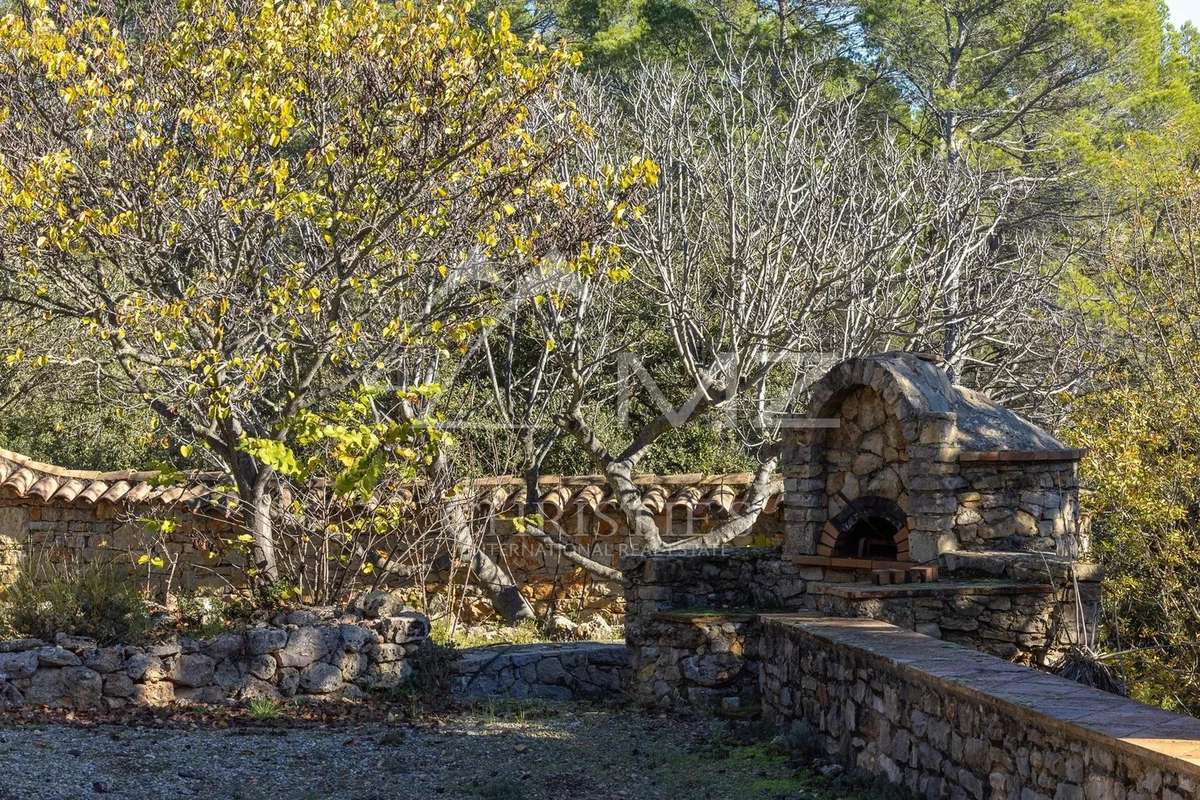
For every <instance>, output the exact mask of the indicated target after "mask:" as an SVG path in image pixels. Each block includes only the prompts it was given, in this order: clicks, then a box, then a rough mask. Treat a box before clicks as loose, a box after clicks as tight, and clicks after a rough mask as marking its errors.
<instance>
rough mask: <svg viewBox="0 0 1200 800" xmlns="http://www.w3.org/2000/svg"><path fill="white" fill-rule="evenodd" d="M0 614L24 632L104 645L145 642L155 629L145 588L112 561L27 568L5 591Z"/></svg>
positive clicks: (14, 629) (13, 628)
mask: <svg viewBox="0 0 1200 800" xmlns="http://www.w3.org/2000/svg"><path fill="white" fill-rule="evenodd" d="M0 617H2V618H3V619H4V627H7V628H9V629H10V630H11V631H12V632H13V633H15V634H17V635H20V636H32V637H35V638H38V639H45V640H53V638H54V634H56V633H68V634H72V635H75V636H88V637H91V638H93V639H96V640H97V641H98V642H99V643H100V644H104V645H108V644H116V643H119V642H121V643H133V642H137V641H140V640H142V639H143V638H144V637H145V635H146V633H147V632H148V631H149V629H150V614H149V610H148V608H147V606H146V602H145V600H144V598H143V597H142V595H141V592H139V591H138V589H137V588H136V587H135V586H134V585H133V584H132V583H131V582H130V581H129V580H128V579H127V578H126V577H125V576H123V575H122V574H120V573H118V572H117V571H116V570H115V569H113V568H112V566H111V565H88V566H77V565H65V566H64V565H46V564H43V565H41V566H40V567H36V566H35V567H32V568H27V569H25V570H24V571H23V572H22V573H21V574H20V575H19V576H18V578H17V580H16V581H15V582H13V584H12V585H10V586H9V587H8V588H7V589H5V590H4V593H3V596H2V598H0Z"/></svg>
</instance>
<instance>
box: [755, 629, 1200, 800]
mask: <svg viewBox="0 0 1200 800" xmlns="http://www.w3.org/2000/svg"><path fill="white" fill-rule="evenodd" d="M764 622H765V623H766V624H767V626H768V628H773V627H776V626H778V628H781V629H785V630H792V631H796V632H798V633H799V634H801V635H802V636H804V637H807V638H809V639H810V640H812V641H814V642H818V643H819V644H820V646H822V647H828V648H831V649H832V650H834V651H841V652H846V653H850V654H852V655H854V656H856V657H858V658H860V659H862V660H863V661H864V662H866V663H868V664H870V665H871V667H872V668H874V669H880V670H883V671H890V672H892V673H897V674H900V675H902V676H903V677H905V678H906V679H908V680H911V681H913V682H914V683H916V684H926V685H928V686H929V687H930V688H931V689H933V690H934V691H936V692H937V693H939V694H941V695H943V696H945V695H949V696H951V697H954V698H957V699H959V700H962V701H964V702H965V703H966V704H970V705H980V706H984V707H990V708H992V709H994V710H995V711H997V712H999V713H1000V714H1002V715H1005V716H1008V717H1012V718H1014V719H1017V720H1019V721H1023V722H1025V723H1027V724H1031V725H1035V726H1038V727H1040V728H1043V729H1045V730H1049V731H1052V732H1057V733H1060V734H1063V735H1066V736H1069V737H1076V738H1079V739H1083V740H1086V741H1087V742H1089V743H1092V744H1095V745H1099V746H1100V747H1105V748H1110V749H1112V750H1116V751H1120V752H1124V753H1126V754H1128V755H1130V756H1133V757H1134V758H1140V759H1145V760H1147V761H1149V762H1151V763H1153V764H1154V765H1155V766H1157V767H1158V768H1160V769H1164V770H1167V771H1170V772H1173V773H1178V774H1183V775H1186V776H1188V778H1190V779H1192V780H1196V779H1200V719H1195V718H1192V717H1187V716H1183V715H1180V714H1173V713H1170V712H1168V711H1163V710H1161V709H1157V708H1152V707H1150V706H1146V705H1143V704H1141V703H1138V702H1136V701H1134V700H1130V699H1128V698H1124V697H1119V696H1117V695H1113V694H1108V693H1106V692H1102V691H1100V690H1098V689H1093V688H1090V687H1087V686H1083V685H1081V684H1078V683H1074V682H1073V681H1069V680H1067V679H1065V678H1060V677H1058V676H1057V675H1051V674H1049V673H1046V672H1040V671H1038V670H1033V669H1029V668H1027V667H1021V666H1018V665H1016V664H1011V663H1009V662H1007V661H1004V660H1002V659H999V658H996V657H994V656H990V655H987V654H985V653H981V652H978V651H976V650H972V649H969V648H966V647H961V646H959V645H955V644H951V643H949V642H944V641H939V640H937V639H932V638H930V637H928V636H923V635H921V634H919V633H914V632H912V631H907V630H904V629H902V628H898V627H896V626H894V625H889V624H888V623H885V622H879V621H877V620H869V619H861V618H833V617H824V616H821V615H818V614H804V613H800V614H774V615H764Z"/></svg>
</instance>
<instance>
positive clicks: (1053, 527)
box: [782, 353, 1082, 568]
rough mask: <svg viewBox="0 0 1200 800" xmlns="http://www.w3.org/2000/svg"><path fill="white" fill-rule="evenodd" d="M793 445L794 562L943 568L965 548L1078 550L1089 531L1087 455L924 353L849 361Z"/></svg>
mask: <svg viewBox="0 0 1200 800" xmlns="http://www.w3.org/2000/svg"><path fill="white" fill-rule="evenodd" d="M786 444H787V446H786V447H785V450H784V459H783V467H782V470H783V473H784V476H785V478H786V498H785V504H786V512H785V513H786V519H787V535H786V544H785V555H787V556H814V557H820V558H823V559H824V558H829V559H833V562H832V563H833V564H834V565H835V566H836V565H837V563H838V561H839V560H849V561H851V562H858V563H848V564H846V566H849V567H858V568H864V567H867V566H876V567H879V566H903V565H905V564H910V563H911V564H932V563H934V562H936V561H937V560H938V559H939V557H940V556H943V555H944V554H948V553H959V552H968V553H972V552H973V553H978V554H984V553H1034V552H1046V551H1058V552H1067V551H1069V550H1070V542H1072V541H1073V540H1074V539H1075V537H1076V535H1077V532H1078V528H1079V505H1078V481H1077V477H1076V465H1077V462H1078V460H1079V458H1080V456H1081V455H1082V453H1081V451H1078V450H1072V449H1069V448H1067V447H1066V446H1065V445H1063V444H1062V443H1061V442H1060V441H1058V440H1057V439H1056V438H1054V437H1053V436H1051V435H1050V434H1049V433H1047V432H1046V431H1044V430H1042V429H1041V428H1039V427H1037V426H1036V425H1034V424H1033V423H1031V422H1029V421H1028V420H1026V419H1024V418H1023V417H1021V416H1019V415H1018V414H1016V413H1014V412H1012V411H1010V410H1009V409H1006V408H1003V407H1002V406H1000V405H998V404H996V403H995V402H993V401H992V400H990V399H988V398H987V397H985V396H983V395H981V394H979V393H977V392H973V391H971V390H969V389H965V388H963V387H961V386H956V385H954V384H952V383H951V382H950V380H949V378H948V377H947V376H946V373H945V372H944V371H943V370H942V369H941V368H939V367H938V366H937V364H936V363H935V362H934V361H933V360H932V359H930V358H927V357H924V356H920V355H915V354H911V353H884V354H880V355H875V356H870V357H865V358H855V359H850V360H848V361H844V362H842V363H840V364H838V365H837V366H836V367H834V368H833V369H832V370H831V371H830V372H829V373H828V374H826V375H825V377H823V378H822V379H821V380H820V381H819V382H818V383H817V385H816V386H815V387H814V390H813V397H812V402H811V405H810V410H809V414H808V416H807V417H806V418H803V419H797V420H794V421H793V423H792V427H789V428H788V431H787V438H786ZM868 561H870V562H872V564H871V565H868V564H866V563H865V562H868Z"/></svg>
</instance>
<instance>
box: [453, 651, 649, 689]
mask: <svg viewBox="0 0 1200 800" xmlns="http://www.w3.org/2000/svg"><path fill="white" fill-rule="evenodd" d="M628 680H629V651H628V650H627V649H626V648H625V645H623V644H614V643H609V642H571V643H566V644H533V645H503V646H494V647H476V648H471V649H469V650H465V651H463V653H462V654H461V656H460V658H459V659H458V661H457V663H456V664H455V665H454V682H453V691H454V693H455V694H456V695H459V696H462V697H474V698H479V697H506V698H516V699H524V698H539V699H543V700H613V699H618V698H620V697H622V696H623V695H624V690H625V686H626V684H627V683H628Z"/></svg>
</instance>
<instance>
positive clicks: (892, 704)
mask: <svg viewBox="0 0 1200 800" xmlns="http://www.w3.org/2000/svg"><path fill="white" fill-rule="evenodd" d="M765 625H766V628H765V637H764V642H763V649H764V670H763V703H764V708H765V714H766V717H767V719H768V720H769V721H770V722H773V723H774V724H776V725H777V726H779V727H780V728H782V729H784V730H789V729H790V730H791V731H792V733H793V736H794V737H796V738H800V737H803V738H805V739H806V740H807V742H808V743H809V744H810V745H811V744H816V745H817V746H819V747H820V748H821V749H823V750H824V752H825V753H826V754H827V755H828V756H829V757H831V758H833V759H835V760H838V761H840V762H842V763H843V764H844V765H845V766H847V767H855V768H858V769H863V770H866V771H868V772H872V773H876V774H878V775H882V776H884V777H886V778H887V779H888V780H890V781H891V782H893V783H900V784H903V785H905V786H906V787H908V789H909V790H911V791H913V792H914V793H916V794H918V795H920V796H923V797H927V798H931V799H937V798H969V799H970V800H983V798H995V799H996V800H1082V799H1083V798H1087V800H1110V799H1112V800H1117V799H1118V798H1119V799H1120V800H1151V799H1152V798H1162V800H1182V799H1183V798H1195V797H1197V796H1200V767H1198V766H1197V764H1196V761H1195V753H1196V748H1197V747H1198V746H1200V720H1196V719H1193V718H1190V717H1182V716H1179V715H1174V714H1170V713H1167V712H1164V711H1161V710H1159V709H1156V708H1150V707H1148V706H1143V705H1141V704H1139V703H1136V702H1133V701H1131V700H1127V699H1125V698H1121V697H1117V696H1115V695H1110V694H1105V693H1103V692H1100V691H1097V690H1095V689H1090V688H1088V687H1085V686H1081V685H1079V684H1076V683H1072V682H1071V681H1067V680H1065V679H1063V678H1059V677H1057V676H1053V675H1048V674H1046V673H1042V672H1037V671H1033V670H1029V669H1026V668H1024V667H1018V666H1015V665H1012V664H1008V663H1006V662H1004V661H1001V660H999V659H996V658H993V657H991V656H988V655H985V654H982V653H978V652H974V651H972V650H968V649H965V648H960V647H955V646H954V645H950V644H947V643H944V642H938V641H935V640H931V639H929V638H927V637H924V636H920V635H918V634H914V633H909V632H905V631H899V630H897V629H896V628H894V627H892V626H890V625H886V624H884V623H879V622H874V621H867V620H836V619H821V618H816V617H810V618H808V619H803V618H792V619H787V618H779V619H772V620H768V621H767V622H766V623H765ZM798 723H799V724H798Z"/></svg>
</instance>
